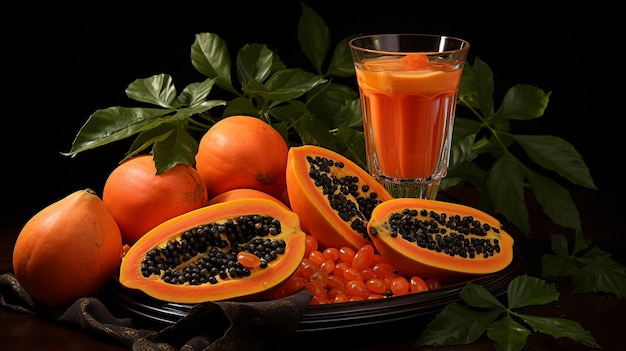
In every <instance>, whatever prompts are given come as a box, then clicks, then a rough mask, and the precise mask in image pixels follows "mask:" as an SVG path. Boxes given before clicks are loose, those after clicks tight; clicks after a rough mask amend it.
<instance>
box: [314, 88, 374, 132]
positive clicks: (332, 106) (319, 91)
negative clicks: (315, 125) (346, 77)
mask: <svg viewBox="0 0 626 351" xmlns="http://www.w3.org/2000/svg"><path fill="white" fill-rule="evenodd" d="M355 99H358V95H357V94H356V92H355V91H354V90H353V89H351V88H349V87H347V86H345V85H340V84H335V83H332V82H328V83H326V84H322V85H318V86H316V87H315V88H313V89H311V90H310V91H309V92H308V93H307V96H306V105H307V108H308V110H309V111H310V112H311V113H312V114H313V115H314V116H315V118H318V119H320V120H322V121H324V122H325V123H326V124H327V125H328V126H330V127H338V126H339V125H344V124H345V125H352V126H359V127H361V126H362V118H361V113H360V105H359V106H358V107H359V110H358V116H353V115H352V114H348V113H343V112H344V110H345V109H347V108H350V105H351V104H352V103H353V101H354V100H355ZM354 117H356V118H354ZM346 119H350V120H349V121H346Z"/></svg>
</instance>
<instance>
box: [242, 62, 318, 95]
mask: <svg viewBox="0 0 626 351" xmlns="http://www.w3.org/2000/svg"><path fill="white" fill-rule="evenodd" d="M251 82H254V80H252V81H251ZM323 83H326V79H324V78H323V77H322V76H319V75H315V74H312V73H309V72H306V71H303V70H302V69H299V68H288V69H285V70H282V71H278V72H276V73H275V74H274V75H272V76H271V77H270V78H269V79H268V81H267V82H266V83H265V84H264V88H260V87H259V86H258V85H254V86H253V85H252V84H250V86H249V87H248V89H249V90H248V93H249V94H251V95H258V96H261V97H262V98H263V99H265V100H268V101H288V100H293V99H297V98H299V97H300V96H302V95H303V94H305V93H306V92H307V91H309V90H311V89H313V88H315V87H316V86H318V85H319V84H323Z"/></svg>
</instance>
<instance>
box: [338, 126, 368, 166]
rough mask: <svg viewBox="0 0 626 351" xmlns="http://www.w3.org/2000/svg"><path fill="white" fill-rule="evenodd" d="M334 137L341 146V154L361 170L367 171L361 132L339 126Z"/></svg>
mask: <svg viewBox="0 0 626 351" xmlns="http://www.w3.org/2000/svg"><path fill="white" fill-rule="evenodd" d="M336 136H337V139H338V140H339V142H340V143H341V146H342V149H341V153H342V154H343V155H346V156H347V157H349V158H350V159H352V160H353V161H354V162H355V163H356V164H357V165H359V166H360V167H361V168H363V169H367V168H366V167H367V161H366V160H365V142H364V134H363V131H362V130H360V131H359V130H355V129H354V128H349V127H344V126H341V127H339V128H337V135H336Z"/></svg>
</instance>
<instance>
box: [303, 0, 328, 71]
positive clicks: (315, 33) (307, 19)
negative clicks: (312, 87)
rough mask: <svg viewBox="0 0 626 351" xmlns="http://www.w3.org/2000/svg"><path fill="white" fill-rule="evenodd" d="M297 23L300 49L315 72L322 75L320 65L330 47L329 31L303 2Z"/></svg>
mask: <svg viewBox="0 0 626 351" xmlns="http://www.w3.org/2000/svg"><path fill="white" fill-rule="evenodd" d="M300 4H301V5H302V14H301V15H300V19H299V21H298V42H299V43H300V49H301V50H302V52H303V53H304V55H305V56H306V57H307V59H309V61H310V62H311V64H312V65H313V68H314V69H315V72H317V73H318V74H320V75H321V74H322V65H323V64H324V59H325V58H326V54H327V53H328V48H329V47H330V31H329V29H328V26H326V23H325V22H324V20H323V19H322V18H321V17H320V16H319V15H318V14H317V12H315V11H314V10H312V9H311V8H310V7H308V6H307V5H306V4H304V3H303V2H300Z"/></svg>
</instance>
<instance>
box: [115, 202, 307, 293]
mask: <svg viewBox="0 0 626 351" xmlns="http://www.w3.org/2000/svg"><path fill="white" fill-rule="evenodd" d="M305 240H306V234H305V233H304V232H303V231H302V230H301V228H300V219H299V217H298V216H297V215H296V214H295V213H293V212H292V211H290V210H289V209H287V208H286V207H285V206H283V205H281V204H279V203H277V202H276V201H272V200H267V199H261V198H259V199H237V200H230V201H226V202H222V203H218V204H214V205H211V206H206V207H203V208H200V209H197V210H194V211H191V212H188V213H186V214H183V215H180V216H178V217H175V218H172V219H170V220H168V221H166V222H164V223H162V224H160V225H158V226H157V227H155V228H154V229H152V230H150V231H149V232H148V233H146V234H145V235H144V236H142V237H141V238H140V239H139V240H138V241H137V242H136V243H135V244H134V245H133V246H131V248H130V249H129V250H128V252H126V254H125V255H124V257H123V259H122V264H121V266H120V273H119V282H120V284H121V285H122V286H124V287H126V288H129V289H136V290H140V291H142V292H144V293H145V294H147V295H149V296H151V297H153V298H156V299H159V300H163V301H167V302H175V303H191V304H192V303H200V302H205V301H220V300H251V299H254V298H255V297H258V296H262V295H264V294H266V293H268V292H269V291H271V290H272V289H274V288H276V287H277V286H278V285H280V284H281V283H282V282H284V281H285V280H287V279H288V278H289V277H290V276H291V275H292V274H293V273H294V272H295V271H296V270H297V269H298V267H299V265H300V262H301V261H302V259H303V257H304V252H305ZM240 251H247V252H250V253H253V254H254V255H256V256H258V257H259V258H260V259H261V260H260V264H259V265H258V266H253V267H246V266H244V265H242V263H241V262H239V261H238V259H237V254H238V253H239V252H240Z"/></svg>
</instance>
